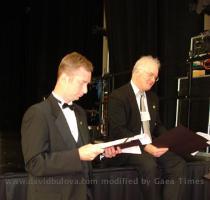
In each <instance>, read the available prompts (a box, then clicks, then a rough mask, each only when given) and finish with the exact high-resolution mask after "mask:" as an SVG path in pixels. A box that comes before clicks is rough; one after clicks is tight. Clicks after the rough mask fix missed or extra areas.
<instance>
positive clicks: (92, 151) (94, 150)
mask: <svg viewBox="0 0 210 200" xmlns="http://www.w3.org/2000/svg"><path fill="white" fill-rule="evenodd" d="M103 152H104V149H102V148H100V147H99V146H97V145H94V144H87V145H84V146H82V147H80V148H79V156H80V160H85V161H91V160H93V159H94V158H95V157H96V156H98V155H99V154H101V153H103Z"/></svg>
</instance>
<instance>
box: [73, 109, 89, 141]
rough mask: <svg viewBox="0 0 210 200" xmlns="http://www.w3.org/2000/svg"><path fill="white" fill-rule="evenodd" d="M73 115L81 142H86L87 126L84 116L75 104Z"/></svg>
mask: <svg viewBox="0 0 210 200" xmlns="http://www.w3.org/2000/svg"><path fill="white" fill-rule="evenodd" d="M75 115H76V119H77V127H78V130H79V136H80V138H81V140H82V143H83V144H86V143H87V142H88V134H87V127H86V122H85V119H84V117H82V115H81V114H80V112H79V109H78V107H77V106H76V105H75Z"/></svg>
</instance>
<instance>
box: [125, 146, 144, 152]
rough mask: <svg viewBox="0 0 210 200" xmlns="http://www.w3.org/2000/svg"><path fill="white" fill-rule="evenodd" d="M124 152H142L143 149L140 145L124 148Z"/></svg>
mask: <svg viewBox="0 0 210 200" xmlns="http://www.w3.org/2000/svg"><path fill="white" fill-rule="evenodd" d="M122 153H132V154H141V149H140V147H139V146H132V147H127V148H123V149H122Z"/></svg>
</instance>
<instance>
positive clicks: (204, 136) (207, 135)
mask: <svg viewBox="0 0 210 200" xmlns="http://www.w3.org/2000/svg"><path fill="white" fill-rule="evenodd" d="M196 134H197V135H200V136H201V137H203V138H205V139H207V140H209V141H210V135H209V134H207V133H203V132H196Z"/></svg>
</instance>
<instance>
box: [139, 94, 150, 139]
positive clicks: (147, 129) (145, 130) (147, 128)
mask: <svg viewBox="0 0 210 200" xmlns="http://www.w3.org/2000/svg"><path fill="white" fill-rule="evenodd" d="M144 98H145V96H144V94H141V97H140V113H142V114H141V118H142V115H143V113H144V112H146V107H145V103H144V102H145V101H144ZM141 122H142V125H143V126H142V129H143V133H145V134H147V135H148V136H149V137H150V139H152V137H151V133H150V124H149V120H147V121H145V120H143V121H142V120H141Z"/></svg>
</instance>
